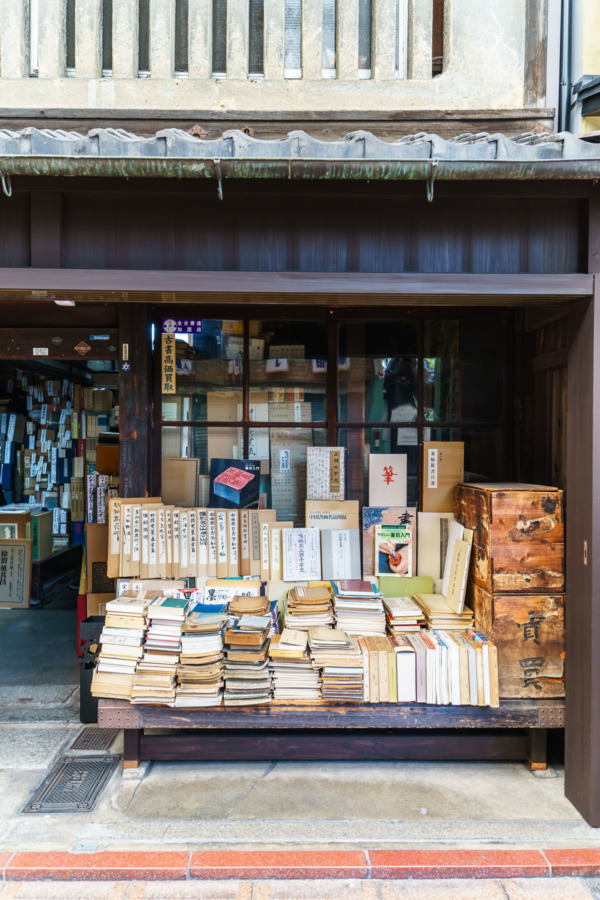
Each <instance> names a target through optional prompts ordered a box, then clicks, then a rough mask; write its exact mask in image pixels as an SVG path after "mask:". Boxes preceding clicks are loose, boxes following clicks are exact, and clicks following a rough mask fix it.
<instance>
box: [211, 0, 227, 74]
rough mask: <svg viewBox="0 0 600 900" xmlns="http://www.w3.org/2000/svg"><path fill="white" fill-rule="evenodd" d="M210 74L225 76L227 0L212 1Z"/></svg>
mask: <svg viewBox="0 0 600 900" xmlns="http://www.w3.org/2000/svg"><path fill="white" fill-rule="evenodd" d="M212 27H213V33H212V73H213V75H216V76H219V77H221V78H224V77H225V75H226V74H227V0H213V26H212Z"/></svg>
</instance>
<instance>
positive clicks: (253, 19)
mask: <svg viewBox="0 0 600 900" xmlns="http://www.w3.org/2000/svg"><path fill="white" fill-rule="evenodd" d="M248 15H249V20H248V26H249V51H248V73H249V75H251V76H252V75H262V74H263V73H264V17H265V11H264V0H250V5H249V12H248Z"/></svg>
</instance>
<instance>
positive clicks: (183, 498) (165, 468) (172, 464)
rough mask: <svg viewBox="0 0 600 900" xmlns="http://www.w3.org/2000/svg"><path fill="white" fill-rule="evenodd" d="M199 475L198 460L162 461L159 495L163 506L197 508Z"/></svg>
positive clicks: (170, 459)
mask: <svg viewBox="0 0 600 900" xmlns="http://www.w3.org/2000/svg"><path fill="white" fill-rule="evenodd" d="M199 473H200V460H199V459H181V458H177V459H175V458H167V459H163V461H162V490H161V494H162V500H163V503H164V504H165V506H171V505H172V506H180V507H183V508H184V509H187V508H189V507H195V506H197V505H198V476H199Z"/></svg>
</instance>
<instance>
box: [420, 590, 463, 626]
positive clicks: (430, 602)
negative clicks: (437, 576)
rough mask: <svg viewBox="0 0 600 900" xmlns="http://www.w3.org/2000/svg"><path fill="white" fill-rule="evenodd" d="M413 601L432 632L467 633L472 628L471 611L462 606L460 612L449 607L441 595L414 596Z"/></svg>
mask: <svg viewBox="0 0 600 900" xmlns="http://www.w3.org/2000/svg"><path fill="white" fill-rule="evenodd" d="M414 599H415V601H416V603H417V604H418V605H419V606H420V607H421V609H422V610H423V612H424V613H425V618H426V621H427V627H428V628H430V629H431V630H432V631H436V630H442V631H467V630H468V629H469V628H473V625H474V622H473V610H472V609H469V607H468V606H462V609H461V612H457V611H456V609H455V608H453V607H452V606H450V604H449V603H448V602H447V600H446V598H445V597H444V595H443V594H415V596H414Z"/></svg>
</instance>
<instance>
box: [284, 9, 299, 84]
mask: <svg viewBox="0 0 600 900" xmlns="http://www.w3.org/2000/svg"><path fill="white" fill-rule="evenodd" d="M284 58H285V62H284V73H285V77H286V78H302V0H285V57H284Z"/></svg>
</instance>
